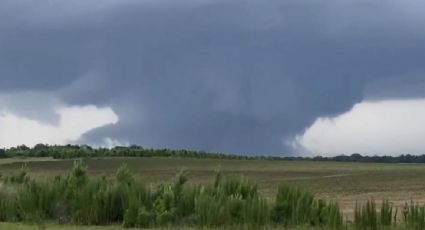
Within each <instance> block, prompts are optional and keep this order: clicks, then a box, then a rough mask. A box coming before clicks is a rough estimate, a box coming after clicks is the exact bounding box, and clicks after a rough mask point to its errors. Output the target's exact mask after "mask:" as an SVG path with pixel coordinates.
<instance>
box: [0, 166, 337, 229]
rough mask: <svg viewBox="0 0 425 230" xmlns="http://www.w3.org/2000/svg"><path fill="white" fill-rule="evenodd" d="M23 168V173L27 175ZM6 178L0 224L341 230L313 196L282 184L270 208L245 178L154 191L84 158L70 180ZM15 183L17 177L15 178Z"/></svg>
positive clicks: (333, 212)
mask: <svg viewBox="0 0 425 230" xmlns="http://www.w3.org/2000/svg"><path fill="white" fill-rule="evenodd" d="M22 171H24V169H23V170H22ZM22 171H21V172H19V173H17V174H16V175H15V174H13V175H10V176H5V177H4V178H3V184H2V187H3V189H2V190H1V194H0V221H3V222H4V221H9V222H22V221H23V222H30V223H43V222H44V221H57V222H59V223H68V224H77V225H110V224H122V225H123V226H124V227H126V228H127V227H140V228H148V227H166V226H197V227H210V228H212V227H229V226H235V227H238V226H239V227H242V226H244V227H248V228H261V227H265V226H273V225H278V226H279V225H281V226H304V225H309V226H313V227H314V226H316V227H329V228H334V229H340V228H342V224H343V223H342V214H341V213H340V212H339V208H338V206H337V205H336V204H328V203H326V202H325V201H323V200H316V199H315V198H314V196H313V195H312V194H310V193H308V192H305V191H301V190H299V189H294V188H291V187H282V188H281V189H280V190H279V192H278V195H277V199H276V202H275V204H273V203H271V204H269V202H268V201H266V199H264V198H263V197H262V196H261V195H260V194H259V193H258V191H257V185H256V184H255V183H252V182H250V181H248V180H247V179H244V178H241V179H238V180H236V179H225V180H223V177H222V175H221V172H220V171H217V172H216V176H215V180H214V183H212V184H209V185H187V184H186V182H187V179H186V177H185V174H184V172H180V173H179V174H178V175H177V176H176V177H175V178H174V179H173V181H172V182H169V183H160V184H158V185H157V186H156V187H155V188H152V187H149V186H146V185H145V184H144V183H143V182H141V181H139V180H137V179H135V178H134V177H133V174H132V173H131V172H130V171H129V169H128V168H127V166H125V165H123V166H122V167H120V168H119V169H118V170H117V172H116V173H115V175H114V177H112V178H108V177H106V176H102V177H90V176H89V175H88V172H87V169H86V167H85V166H84V165H83V164H82V162H81V161H75V163H74V167H73V169H72V170H71V171H70V172H69V173H68V174H67V175H65V176H64V177H62V176H57V177H55V178H53V179H49V180H46V181H40V180H34V179H31V178H29V177H28V176H27V174H26V173H23V172H22ZM12 178H13V179H12Z"/></svg>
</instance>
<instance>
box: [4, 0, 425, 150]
mask: <svg viewBox="0 0 425 230" xmlns="http://www.w3.org/2000/svg"><path fill="white" fill-rule="evenodd" d="M424 4H425V3H423V1H420V0H404V1H398V0H387V1H368V0H344V1H336V0H331V1H313V0H279V1H278V0H269V1H260V0H233V1H225V0H183V1H173V0H74V1H49V0H43V1H30V0H2V1H0V147H4V148H8V147H11V146H16V145H19V144H25V145H28V146H32V145H34V144H36V143H46V144H90V145H93V146H102V147H113V146H117V145H133V144H135V145H142V146H144V147H149V148H151V147H152V148H185V149H195V150H206V151H214V152H225V153H235V154H245V155H278V156H288V155H326V156H328V155H329V156H331V155H339V154H352V153H361V154H368V155H398V154H407V153H410V154H425V144H424V143H425V142H424V141H422V140H421V139H422V137H423V136H425V135H424V134H425V131H424V130H425V116H424V115H425V90H424V89H425V63H424V60H425V30H423V28H425V12H424V11H425V5H424Z"/></svg>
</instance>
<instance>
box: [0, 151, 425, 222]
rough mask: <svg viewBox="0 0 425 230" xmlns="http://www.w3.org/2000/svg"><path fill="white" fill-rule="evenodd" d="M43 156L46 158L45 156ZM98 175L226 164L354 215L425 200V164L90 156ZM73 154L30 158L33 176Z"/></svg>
mask: <svg viewBox="0 0 425 230" xmlns="http://www.w3.org/2000/svg"><path fill="white" fill-rule="evenodd" d="M41 159H43V158H41ZM2 161H4V160H0V173H2V174H7V173H8V172H9V171H12V170H16V169H19V168H21V167H22V165H23V164H24V163H22V162H21V161H22V160H18V161H17V162H14V161H13V160H10V159H7V160H6V161H7V162H2ZM84 163H85V164H86V165H88V168H89V171H90V173H92V174H95V175H102V174H112V173H114V172H115V170H116V169H117V168H118V167H119V166H120V165H122V164H123V163H125V164H127V165H128V167H129V168H130V169H131V171H132V172H134V173H135V174H137V175H140V177H142V178H143V179H144V180H145V181H147V182H151V183H156V182H158V181H163V180H168V179H170V178H172V177H173V176H174V175H175V174H176V173H178V172H179V171H180V170H181V169H186V170H187V172H188V179H189V181H190V182H192V183H198V182H200V183H211V181H212V179H213V177H214V174H213V171H214V169H216V168H217V167H220V168H221V170H222V172H223V173H224V175H226V176H230V177H239V176H241V175H243V176H245V177H247V178H249V179H250V180H253V181H255V182H257V183H258V186H259V190H260V192H261V193H262V194H263V195H265V196H266V197H267V198H269V199H273V198H274V196H275V193H276V189H277V187H278V185H279V184H290V185H296V186H299V187H303V188H307V189H308V190H310V191H312V192H314V193H316V194H317V195H318V196H319V197H323V198H326V199H328V200H336V201H339V203H340V205H341V206H342V209H343V212H344V214H345V215H346V216H348V217H349V218H350V216H351V214H352V211H353V209H354V207H355V203H356V201H363V200H367V199H369V198H374V199H375V200H377V201H379V200H382V199H389V200H391V201H393V202H394V203H395V204H396V205H402V204H404V203H405V202H408V201H410V200H414V201H418V202H420V203H423V202H425V165H423V164H382V163H343V162H308V161H268V160H220V159H193V158H99V159H85V160H84ZM72 165H73V160H57V161H52V159H50V158H44V160H40V158H39V159H38V160H36V161H27V166H28V168H29V171H30V173H31V176H36V177H40V178H44V177H50V176H54V175H57V174H62V173H64V172H66V171H67V170H69V169H71V168H72Z"/></svg>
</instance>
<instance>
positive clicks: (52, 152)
mask: <svg viewBox="0 0 425 230" xmlns="http://www.w3.org/2000/svg"><path fill="white" fill-rule="evenodd" d="M19 157H20V158H22V157H24V158H38V157H51V158H54V159H74V158H81V157H183V158H204V159H205V158H207V159H239V160H286V161H294V160H296V161H321V162H322V161H337V162H375V163H425V155H420V156H416V155H410V154H406V155H400V156H396V157H393V156H362V155H360V154H358V153H354V154H351V155H350V156H346V155H339V156H335V157H322V156H316V157H301V156H282V157H280V156H279V157H278V156H246V155H235V154H224V153H208V152H205V151H194V150H186V149H179V150H173V149H146V148H143V147H141V146H135V145H133V146H130V147H123V146H118V147H115V148H112V149H108V148H92V147H90V146H88V145H64V146H58V145H54V146H49V145H44V144H37V145H35V146H34V147H33V148H29V147H27V146H25V145H21V146H17V147H12V148H9V149H0V158H19Z"/></svg>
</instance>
